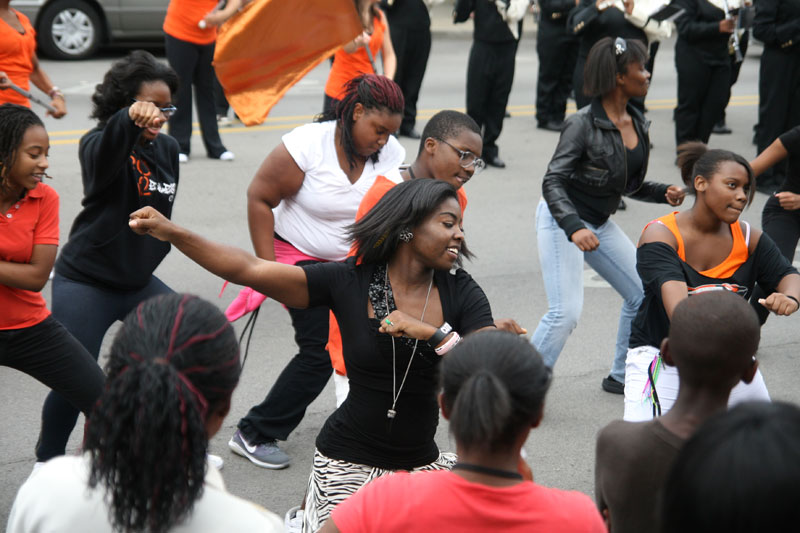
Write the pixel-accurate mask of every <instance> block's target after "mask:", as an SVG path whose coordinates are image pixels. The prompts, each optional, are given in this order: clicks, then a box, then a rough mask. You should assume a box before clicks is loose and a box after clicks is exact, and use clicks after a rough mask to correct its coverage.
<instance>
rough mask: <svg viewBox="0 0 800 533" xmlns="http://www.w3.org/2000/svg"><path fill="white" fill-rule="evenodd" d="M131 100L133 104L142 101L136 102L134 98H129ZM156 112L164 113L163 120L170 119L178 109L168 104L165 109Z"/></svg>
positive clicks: (161, 108)
mask: <svg viewBox="0 0 800 533" xmlns="http://www.w3.org/2000/svg"><path fill="white" fill-rule="evenodd" d="M131 100H132V101H134V102H141V101H142V100H137V99H136V98H131ZM150 103H153V102H150ZM158 110H159V111H161V112H162V113H164V118H166V119H169V117H171V116H172V115H174V114H175V111H177V110H178V108H177V107H175V106H174V105H172V104H170V105H168V106H166V107H159V108H158Z"/></svg>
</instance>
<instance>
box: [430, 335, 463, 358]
mask: <svg viewBox="0 0 800 533" xmlns="http://www.w3.org/2000/svg"><path fill="white" fill-rule="evenodd" d="M459 342H461V335H459V334H458V332H457V331H454V332H453V335H452V336H451V337H450V338H449V339H448V340H447V342H446V343H444V344H442V345H441V346H439V347H438V348H436V349H435V350H434V351H435V352H436V354H437V355H444V354H446V353H447V352H449V351H450V350H452V349H453V348H455V346H456V344H458V343H459Z"/></svg>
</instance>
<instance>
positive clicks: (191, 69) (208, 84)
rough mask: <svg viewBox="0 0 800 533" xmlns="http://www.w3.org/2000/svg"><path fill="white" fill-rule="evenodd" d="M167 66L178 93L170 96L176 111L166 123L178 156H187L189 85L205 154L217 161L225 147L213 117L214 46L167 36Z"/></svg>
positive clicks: (188, 151) (190, 118)
mask: <svg viewBox="0 0 800 533" xmlns="http://www.w3.org/2000/svg"><path fill="white" fill-rule="evenodd" d="M164 45H165V51H166V53H167V60H168V61H169V66H171V67H172V69H173V70H174V71H175V72H176V73H177V74H178V79H179V81H180V83H179V84H178V92H177V93H176V94H175V95H173V98H175V100H176V102H175V105H176V106H177V107H178V110H177V111H176V112H175V114H174V115H172V117H170V119H169V134H170V135H172V136H173V137H174V138H175V140H177V141H178V146H179V147H180V148H179V149H180V152H181V153H182V154H187V155H188V154H189V153H190V152H191V138H192V85H194V89H195V96H196V98H197V102H196V104H197V118H198V120H199V121H200V131H201V132H202V138H203V145H204V146H205V148H206V154H207V155H208V157H210V158H212V159H218V158H219V156H220V154H222V152H224V151H225V150H226V149H225V146H224V145H223V144H222V139H220V137H219V128H218V127H217V113H216V110H215V105H214V84H215V83H216V80H217V76H216V74H214V67H213V66H212V65H211V61H213V59H214V43H211V44H194V43H189V42H186V41H182V40H180V39H176V38H175V37H172V36H170V35H166V36H165V39H164Z"/></svg>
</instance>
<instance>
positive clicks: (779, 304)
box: [758, 292, 800, 316]
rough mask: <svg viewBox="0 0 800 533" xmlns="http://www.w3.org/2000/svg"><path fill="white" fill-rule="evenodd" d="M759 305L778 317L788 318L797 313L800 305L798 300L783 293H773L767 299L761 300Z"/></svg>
mask: <svg viewBox="0 0 800 533" xmlns="http://www.w3.org/2000/svg"><path fill="white" fill-rule="evenodd" d="M758 303H760V304H761V305H763V306H764V307H766V308H767V309H768V310H769V311H772V312H773V313H775V314H776V315H783V316H788V315H791V314H792V313H794V312H795V311H797V308H798V307H800V304H798V303H797V301H796V300H793V299H792V298H789V297H788V296H786V295H785V294H783V293H780V292H773V293H772V294H770V295H769V296H767V297H766V298H761V299H759V300H758Z"/></svg>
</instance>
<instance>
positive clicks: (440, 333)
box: [427, 322, 453, 348]
mask: <svg viewBox="0 0 800 533" xmlns="http://www.w3.org/2000/svg"><path fill="white" fill-rule="evenodd" d="M451 331H453V327H452V326H451V325H450V324H448V323H447V322H445V323H444V324H442V326H441V327H440V328H439V329H437V330H436V333H434V334H433V335H431V338H430V339H428V340H427V343H428V346H430V347H431V348H436V347H437V346H439V344H441V342H442V341H443V340H444V338H445V337H447V335H448V334H449V333H450V332H451Z"/></svg>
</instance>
